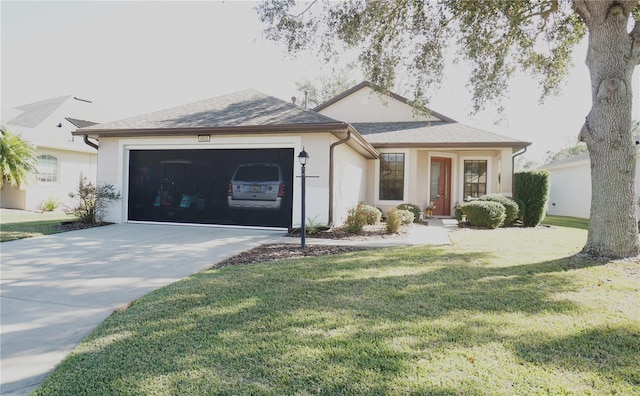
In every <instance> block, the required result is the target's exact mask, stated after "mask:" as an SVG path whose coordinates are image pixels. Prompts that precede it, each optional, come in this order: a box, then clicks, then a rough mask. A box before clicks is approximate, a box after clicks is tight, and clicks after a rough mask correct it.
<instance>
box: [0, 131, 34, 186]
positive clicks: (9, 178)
mask: <svg viewBox="0 0 640 396" xmlns="http://www.w3.org/2000/svg"><path fill="white" fill-rule="evenodd" d="M0 132H1V133H0V169H1V170H2V178H0V187H2V186H3V185H4V183H10V184H11V185H12V186H20V185H21V184H26V183H27V181H28V180H29V175H30V174H33V173H35V172H36V150H35V148H34V147H33V146H32V145H31V144H29V143H28V142H25V141H24V140H22V139H21V138H20V137H19V136H16V135H14V134H13V133H11V132H9V130H7V129H6V128H5V127H4V126H0Z"/></svg>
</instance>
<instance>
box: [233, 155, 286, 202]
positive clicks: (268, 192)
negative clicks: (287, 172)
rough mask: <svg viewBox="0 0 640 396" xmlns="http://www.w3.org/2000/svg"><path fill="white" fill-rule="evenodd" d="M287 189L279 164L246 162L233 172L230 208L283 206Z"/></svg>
mask: <svg viewBox="0 0 640 396" xmlns="http://www.w3.org/2000/svg"><path fill="white" fill-rule="evenodd" d="M285 191H286V186H285V183H284V179H283V178H282V169H281V168H280V165H279V164H274V163H265V162H254V163H246V164H242V165H240V166H238V168H237V169H236V171H235V172H234V173H233V177H232V178H231V181H230V182H229V189H228V194H227V197H228V198H227V202H228V204H229V208H230V209H257V210H262V209H264V210H276V209H280V208H281V207H282V199H283V197H284V195H285Z"/></svg>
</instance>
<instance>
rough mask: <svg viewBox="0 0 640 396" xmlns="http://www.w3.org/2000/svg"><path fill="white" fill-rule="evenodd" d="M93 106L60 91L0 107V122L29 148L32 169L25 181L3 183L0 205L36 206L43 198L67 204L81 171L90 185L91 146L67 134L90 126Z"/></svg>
mask: <svg viewBox="0 0 640 396" xmlns="http://www.w3.org/2000/svg"><path fill="white" fill-rule="evenodd" d="M95 107H96V106H95V105H94V104H93V103H92V102H91V101H88V100H85V99H81V98H78V97H74V96H71V95H66V96H59V97H56V98H51V99H46V100H41V101H38V102H35V103H30V104H26V105H23V106H18V107H15V108H12V109H6V110H3V112H2V118H3V121H2V124H3V125H4V126H5V127H6V128H7V129H8V130H9V131H10V132H11V133H13V134H14V135H18V136H20V137H21V138H22V139H23V140H25V141H27V142H29V143H31V144H32V145H33V146H34V147H35V149H36V155H37V165H36V166H37V170H38V173H37V174H36V175H34V180H31V181H30V182H29V183H27V184H25V185H20V186H11V185H9V184H7V183H5V184H3V186H2V189H1V190H0V206H1V207H3V208H12V209H31V210H33V209H40V208H41V206H42V204H43V203H45V202H46V201H49V200H51V201H58V202H59V203H60V205H61V206H65V205H71V204H72V202H71V201H70V198H69V193H70V192H73V191H77V189H78V182H79V180H80V177H81V175H82V176H84V177H86V178H87V180H89V181H91V182H93V183H95V181H96V173H97V161H98V154H97V150H96V149H95V148H94V147H90V146H88V145H87V144H85V143H84V142H83V139H82V137H79V138H78V137H74V136H73V135H72V134H71V132H72V131H75V130H76V129H78V128H83V127H87V126H91V125H94V124H96V123H95V122H92V121H86V120H87V119H96V118H95V116H96V114H97V112H96V109H95ZM98 119H99V118H98Z"/></svg>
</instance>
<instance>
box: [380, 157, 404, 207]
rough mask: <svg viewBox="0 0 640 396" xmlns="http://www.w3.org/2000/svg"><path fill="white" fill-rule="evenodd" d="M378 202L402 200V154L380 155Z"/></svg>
mask: <svg viewBox="0 0 640 396" xmlns="http://www.w3.org/2000/svg"><path fill="white" fill-rule="evenodd" d="M379 194H380V200H388V201H402V200H404V154H403V153H382V154H380V191H379Z"/></svg>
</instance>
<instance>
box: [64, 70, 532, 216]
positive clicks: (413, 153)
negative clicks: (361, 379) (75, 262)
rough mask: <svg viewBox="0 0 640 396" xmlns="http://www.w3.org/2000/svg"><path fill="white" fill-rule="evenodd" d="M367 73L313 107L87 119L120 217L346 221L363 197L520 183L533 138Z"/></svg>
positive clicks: (264, 105) (440, 202) (236, 96)
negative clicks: (420, 101) (411, 95)
mask: <svg viewBox="0 0 640 396" xmlns="http://www.w3.org/2000/svg"><path fill="white" fill-rule="evenodd" d="M415 110H416V109H415V108H413V107H412V106H411V104H410V102H409V101H408V100H407V99H405V98H403V97H402V96H400V95H396V94H393V93H391V94H388V95H385V94H380V93H378V92H376V91H375V89H374V87H373V86H372V85H371V84H370V83H368V82H363V83H361V84H358V85H357V86H355V87H353V88H352V89H349V90H348V91H346V92H344V93H342V94H340V95H338V96H336V97H335V98H333V99H331V100H329V101H327V102H326V103H324V104H322V105H320V106H318V107H316V108H315V109H304V108H301V107H298V106H296V105H294V104H292V103H289V102H286V101H283V100H280V99H277V98H274V97H271V96H268V95H264V94H262V93H259V92H256V91H253V90H248V91H241V92H237V93H233V94H230V95H225V96H221V97H216V98H212V99H208V100H203V101H200V102H196V103H191V104H187V105H183V106H180V107H177V108H173V109H168V110H164V111H159V112H155V113H152V114H146V115H141V116H137V117H132V118H129V119H125V120H122V121H116V122H110V123H105V124H99V125H93V126H88V127H86V128H80V129H78V130H76V131H74V132H73V134H74V135H75V136H77V137H84V138H85V139H93V140H95V141H97V142H98V145H99V149H98V182H102V183H109V184H112V185H114V186H116V188H117V189H118V190H119V191H120V192H121V193H122V196H123V199H122V201H121V202H118V203H117V204H114V205H113V206H112V208H111V210H110V214H109V218H108V220H109V221H113V222H117V223H120V222H128V221H129V222H134V221H142V222H180V223H199V224H217V225H250V226H265V227H282V228H291V227H298V226H299V225H300V224H301V214H300V212H301V197H302V194H301V173H302V169H301V165H300V164H299V163H298V158H297V157H298V155H299V153H301V152H302V151H303V150H304V151H306V152H307V153H308V155H309V157H310V158H309V160H308V163H307V165H306V167H305V170H306V179H305V180H306V194H305V195H306V217H307V219H309V220H311V221H313V222H314V223H316V224H329V225H340V224H342V223H344V221H345V219H346V216H347V213H348V210H349V209H350V208H352V207H354V206H355V205H357V203H358V202H360V201H364V202H367V203H369V204H371V205H374V206H376V207H378V208H380V209H381V210H383V211H386V210H388V209H390V208H392V207H395V206H397V205H398V204H400V203H413V204H417V205H419V206H420V207H422V208H425V207H426V206H427V205H428V204H429V203H430V202H433V203H434V205H435V206H436V210H435V215H439V216H451V215H452V214H453V211H454V207H455V205H456V204H461V203H463V201H465V200H466V199H468V198H469V197H477V196H480V195H483V194H486V193H494V192H500V193H503V194H507V195H510V194H511V192H512V185H513V184H512V177H513V156H514V155H515V154H517V153H519V152H522V151H523V150H524V149H525V148H526V147H527V146H529V145H530V143H529V142H524V141H520V140H515V139H511V138H508V137H505V136H501V135H497V134H494V133H491V132H487V131H483V130H479V129H476V128H473V127H470V126H467V125H463V124H460V123H458V122H456V121H455V120H452V119H451V118H449V117H446V116H444V115H442V114H439V113H437V112H435V111H429V110H428V109H427V111H426V112H421V113H419V112H417V111H415Z"/></svg>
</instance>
